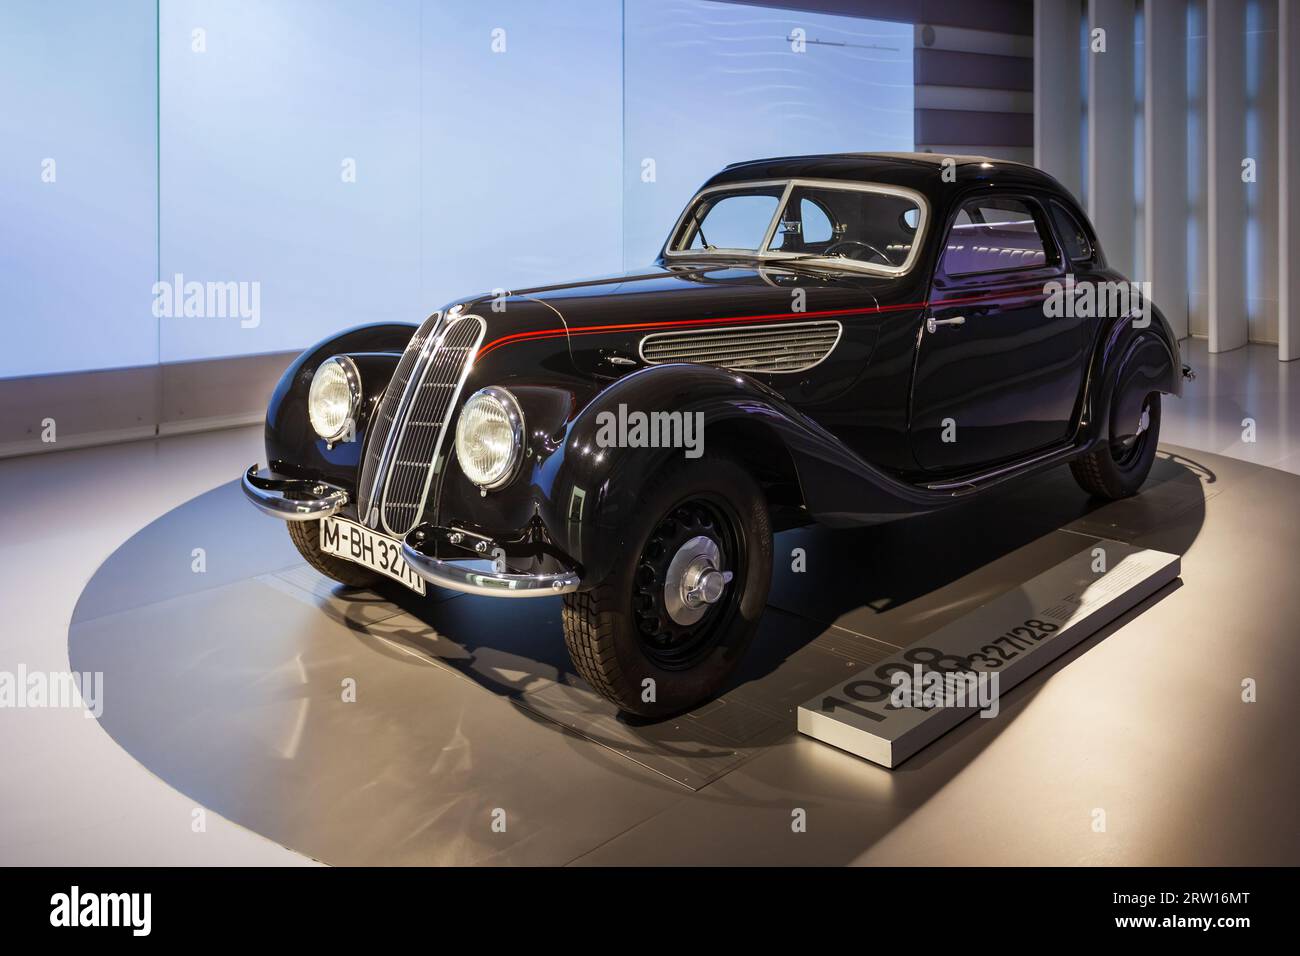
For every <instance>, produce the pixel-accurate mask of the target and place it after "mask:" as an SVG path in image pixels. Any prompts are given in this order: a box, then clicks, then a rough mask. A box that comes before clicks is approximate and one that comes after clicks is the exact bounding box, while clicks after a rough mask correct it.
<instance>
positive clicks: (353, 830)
mask: <svg viewBox="0 0 1300 956" xmlns="http://www.w3.org/2000/svg"><path fill="white" fill-rule="evenodd" d="M1200 352H1201V353H1203V348H1202V349H1200ZM1274 356H1275V353H1273V352H1272V351H1271V350H1267V349H1263V348H1258V347H1252V348H1250V349H1243V350H1239V351H1238V352H1234V353H1228V354H1227V355H1221V356H1215V357H1213V358H1212V359H1211V358H1209V357H1206V356H1204V355H1203V354H1198V347H1197V344H1196V343H1191V345H1190V346H1189V347H1188V348H1187V358H1188V360H1189V361H1190V362H1191V363H1192V364H1193V365H1194V366H1196V367H1197V369H1198V374H1199V377H1198V379H1197V381H1196V382H1194V383H1192V385H1191V386H1189V389H1188V395H1187V396H1186V398H1185V399H1184V400H1183V401H1182V402H1170V403H1168V405H1167V407H1166V411H1165V422H1164V436H1163V437H1165V438H1166V439H1167V440H1168V441H1169V442H1171V443H1172V442H1175V441H1178V442H1180V443H1183V444H1185V445H1187V446H1189V447H1187V448H1175V447H1173V446H1172V445H1170V446H1166V448H1165V449H1164V454H1163V455H1162V459H1161V461H1160V462H1159V463H1158V465H1157V469H1156V472H1155V475H1154V479H1153V483H1152V485H1151V487H1150V488H1149V489H1148V493H1144V495H1143V496H1141V497H1140V498H1139V499H1136V500H1135V501H1132V502H1125V503H1120V504H1118V505H1111V506H1106V507H1104V508H1100V509H1098V508H1096V507H1095V506H1094V505H1091V504H1089V503H1088V502H1087V500H1086V499H1085V498H1083V497H1082V496H1081V495H1080V494H1079V493H1077V492H1076V491H1074V490H1073V488H1072V485H1071V484H1070V482H1069V478H1068V475H1066V474H1061V473H1057V474H1053V475H1049V476H1046V477H1045V478H1043V479H1040V480H1038V481H1036V482H1034V483H1032V485H1031V486H1028V487H1025V488H1022V489H1020V490H1018V491H1017V492H1016V493H1015V494H1012V495H1008V496H1004V497H1002V498H1000V499H999V500H997V501H995V502H992V503H989V504H988V505H987V506H984V507H981V508H979V509H967V511H966V512H964V513H959V514H958V515H956V516H955V517H951V518H949V519H944V520H943V521H942V522H939V521H936V520H933V519H924V520H922V521H920V522H908V523H906V524H905V525H898V526H896V527H895V528H893V529H887V530H883V531H882V530H881V529H876V530H875V531H872V532H870V533H858V532H854V533H849V534H838V535H831V534H827V533H825V532H819V531H815V530H811V531H801V532H798V533H796V534H794V535H787V536H784V537H783V538H782V540H781V542H780V545H779V547H780V549H784V551H788V550H789V548H791V547H794V546H795V545H796V544H797V545H798V546H801V547H804V548H806V550H807V551H808V554H809V557H810V560H811V561H812V562H814V566H815V567H818V568H819V569H820V572H821V573H819V574H818V575H817V580H818V582H819V583H820V588H810V587H808V582H807V580H806V579H801V580H800V581H799V582H797V584H796V582H794V581H793V580H791V575H789V574H788V573H785V574H783V573H780V572H778V574H777V576H776V580H775V582H774V590H773V598H772V603H773V609H772V610H771V611H770V612H769V615H768V616H767V619H766V620H765V623H764V632H763V634H762V635H761V639H760V644H759V650H760V652H759V653H758V654H756V655H755V657H754V660H753V661H752V662H751V663H750V664H749V665H748V667H747V670H746V672H745V673H744V674H742V675H741V676H740V678H739V679H738V681H737V685H736V686H735V687H733V688H732V689H731V690H730V691H729V692H728V693H727V694H726V695H724V698H723V700H722V701H721V702H719V703H718V704H715V705H712V706H711V707H708V708H703V709H702V710H701V711H700V712H697V713H696V714H693V715H690V716H688V717H684V718H682V719H681V720H680V721H677V722H671V723H670V724H668V725H658V726H653V727H645V726H637V725H633V724H628V723H627V722H624V721H619V720H617V719H615V718H614V716H613V715H612V714H611V713H608V712H603V711H602V710H601V709H600V707H599V705H598V703H596V702H594V700H593V699H592V698H591V697H590V695H589V694H588V693H587V692H585V690H584V688H583V687H582V685H581V682H580V681H578V680H577V679H576V678H575V677H574V676H573V675H572V674H570V673H569V672H568V670H567V665H566V663H565V661H564V659H563V654H562V650H561V651H560V652H558V653H557V651H556V641H557V639H558V625H557V621H556V620H555V618H556V612H555V610H554V608H553V607H550V606H549V605H548V603H547V602H542V606H534V605H531V604H527V603H525V602H515V603H513V604H512V606H510V607H505V606H503V605H502V603H501V602H484V601H481V600H479V599H474V598H464V597H457V598H446V597H445V596H440V595H434V596H433V597H432V598H431V599H430V601H428V602H426V603H424V604H421V605H419V606H415V605H412V604H411V602H407V601H405V600H404V599H400V598H398V596H397V595H394V594H386V595H375V596H360V597H358V596H355V595H352V596H347V595H339V594H337V593H333V592H332V591H331V590H330V589H328V588H327V587H326V586H325V585H324V584H323V582H322V581H321V579H319V578H316V577H314V576H312V575H311V574H310V572H308V571H307V570H306V569H305V567H304V566H302V565H301V563H300V562H299V561H298V560H297V558H296V555H295V554H294V553H293V552H292V551H291V549H289V548H288V546H287V541H285V540H284V538H283V531H282V529H279V528H278V527H276V525H275V523H274V522H272V521H271V520H270V519H264V518H261V516H258V515H256V514H254V513H252V511H251V509H248V508H246V507H245V506H243V505H242V502H240V501H239V500H238V498H237V492H236V490H235V489H234V488H233V486H231V485H229V478H230V477H231V476H233V475H235V474H237V473H238V471H239V470H240V469H241V468H242V467H243V466H244V465H245V464H246V463H248V462H250V461H252V460H254V459H257V458H259V457H260V449H259V448H258V445H259V435H258V433H257V431H256V430H251V429H244V430H237V431H229V432H219V433H212V434H208V435H202V436H190V437H185V438H174V439H168V440H165V441H159V442H147V443H136V444H133V445H122V446H114V447H107V448H99V449H89V450H84V451H73V452H64V453H58V454H51V455H45V456H39V457H32V458H25V459H16V460H10V461H5V462H0V501H3V502H4V503H5V504H4V509H5V511H4V527H5V532H6V533H5V535H4V536H3V537H4V543H3V545H0V569H2V570H3V571H4V574H3V576H2V577H0V593H2V594H3V595H4V607H5V610H6V611H7V612H8V613H7V614H6V621H7V624H8V628H7V629H6V633H5V634H4V636H3V639H2V640H0V670H6V669H7V670H13V669H14V668H15V667H17V666H18V665H19V664H23V665H25V666H26V667H27V668H28V669H31V670H36V669H45V670H56V669H64V668H67V667H69V649H71V665H72V666H74V667H78V668H89V667H94V668H95V669H102V670H104V671H105V673H106V681H108V686H107V693H106V696H107V701H106V707H105V719H104V721H103V722H102V724H101V723H99V722H96V721H93V720H87V719H86V718H84V717H83V716H81V715H80V714H76V713H73V712H68V711H52V710H42V711H18V710H0V751H3V752H4V753H5V754H6V756H7V758H8V767H7V772H6V773H5V774H4V775H0V862H6V863H37V862H39V863H76V864H90V863H108V862H113V863H194V864H201V863H218V864H220V863H233V862H249V863H300V862H308V857H313V858H315V859H319V860H323V861H325V862H329V863H363V862H394V863H441V862H461V863H482V862H487V863H492V862H519V863H579V864H582V863H661V862H754V863H780V862H792V863H848V862H857V863H884V862H888V863H981V862H988V863H1001V862H1006V863H1026V862H1045V863H1138V864H1159V863H1245V862H1255V863H1262V862H1290V863H1295V862H1300V849H1298V844H1300V841H1298V838H1297V828H1296V825H1295V823H1294V822H1293V815H1292V808H1293V807H1294V805H1295V802H1296V799H1297V797H1300V782H1298V781H1297V778H1296V774H1297V770H1296V761H1295V759H1294V748H1293V746H1292V745H1291V744H1290V735H1291V733H1292V730H1293V728H1294V726H1295V723H1296V717H1297V716H1298V714H1297V710H1298V709H1300V708H1298V707H1297V705H1295V704H1294V703H1293V702H1292V701H1291V700H1290V697H1291V695H1290V694H1289V688H1290V687H1292V686H1294V682H1295V680H1296V678H1297V677H1298V676H1300V674H1297V670H1300V652H1298V651H1297V649H1296V647H1295V638H1296V629H1295V625H1294V621H1295V620H1296V616H1297V611H1300V597H1297V595H1296V594H1295V593H1293V591H1294V588H1293V582H1294V579H1295V571H1294V567H1295V565H1294V555H1295V554H1296V553H1297V551H1298V546H1300V521H1297V520H1296V518H1297V512H1300V478H1296V477H1294V476H1293V475H1290V474H1283V473H1280V472H1278V471H1273V470H1271V469H1268V468H1261V467H1258V466H1259V465H1265V464H1267V465H1271V466H1273V467H1274V468H1282V469H1286V470H1287V471H1291V472H1294V473H1300V462H1298V461H1297V456H1298V454H1300V399H1297V397H1296V395H1295V392H1294V390H1293V389H1291V388H1290V387H1289V385H1288V382H1287V375H1288V374H1289V366H1279V364H1278V363H1277V362H1276V361H1275V357H1274ZM1243 418H1253V419H1254V420H1255V422H1256V439H1257V440H1256V441H1254V442H1247V441H1243V440H1242V425H1241V420H1242V419H1243ZM1198 442H1199V443H1201V444H1203V445H1204V446H1205V447H1206V448H1208V449H1210V450H1211V451H1213V452H1218V453H1220V454H1221V455H1225V456H1231V457H1219V456H1218V455H1213V454H1204V453H1202V452H1201V451H1199V450H1194V449H1195V447H1196V445H1197V443H1198ZM1234 459H1239V460H1234ZM236 506H238V507H236ZM142 529H143V530H142ZM1088 535H1106V536H1110V537H1117V538H1122V539H1124V540H1132V541H1137V542H1139V543H1142V544H1146V545H1149V546H1153V547H1159V548H1163V549H1165V550H1173V551H1178V552H1179V553H1181V554H1183V555H1184V562H1183V575H1182V583H1181V586H1175V587H1173V588H1170V589H1167V590H1166V591H1165V592H1162V593H1161V594H1160V595H1157V596H1156V598H1154V599H1153V600H1152V601H1151V602H1149V603H1148V605H1147V606H1145V607H1144V608H1142V609H1140V612H1139V613H1136V614H1132V615H1130V616H1129V617H1128V618H1127V619H1124V620H1121V621H1120V622H1118V623H1117V625H1115V626H1113V627H1111V628H1108V629H1106V630H1105V631H1103V632H1102V634H1100V635H1098V636H1097V637H1096V638H1094V639H1093V640H1091V641H1089V642H1086V643H1085V644H1084V645H1083V646H1082V647H1080V648H1079V649H1077V650H1076V651H1074V652H1072V653H1071V654H1069V655H1067V657H1066V658H1064V659H1063V660H1062V661H1060V662H1058V663H1057V664H1055V665H1053V666H1052V667H1050V668H1048V670H1047V671H1046V672H1044V673H1042V674H1040V675H1038V676H1037V677H1035V678H1034V679H1032V680H1031V681H1030V682H1028V683H1027V684H1026V685H1023V686H1022V687H1021V688H1018V689H1017V690H1015V691H1013V692H1012V693H1011V694H1009V695H1008V696H1007V699H1006V701H1004V710H1003V716H1002V717H1001V718H1000V719H999V720H997V721H994V722H991V723H990V722H986V721H971V722H968V724H967V725H964V726H963V727H962V728H959V729H958V730H957V731H955V732H953V733H952V734H950V735H948V736H947V737H945V738H944V739H943V740H941V741H940V742H939V743H938V744H936V745H935V746H934V747H932V748H930V749H929V750H928V751H926V752H924V753H922V754H921V755H920V756H918V757H917V758H914V760H912V761H910V762H909V763H907V764H905V765H904V767H903V768H901V769H900V770H898V771H895V772H893V773H891V772H889V771H885V770H882V769H879V768H876V767H873V766H870V765H867V764H864V763H862V762H861V761H858V760H857V759H855V758H853V757H850V756H848V755H845V754H842V753H839V752H837V751H834V750H832V749H830V748H827V747H825V746H823V745H820V744H818V743H816V742H814V741H811V740H808V739H805V738H801V737H799V736H798V735H797V734H795V733H793V732H792V729H793V715H792V708H793V706H794V704H797V703H798V702H799V701H800V700H802V699H804V698H806V697H807V696H811V693H812V692H815V691H816V690H817V689H820V687H824V686H829V684H830V682H831V681H830V680H829V675H831V674H833V673H835V672H836V671H837V670H848V669H849V668H852V667H854V666H856V665H858V664H861V663H865V662H869V661H871V660H873V659H875V658H874V657H873V656H872V655H877V656H879V655H883V654H885V653H888V652H889V651H890V650H891V649H892V648H894V647H897V646H902V645H905V644H906V643H908V642H910V641H911V640H914V639H916V638H918V637H920V636H922V635H923V634H925V633H927V632H928V631H930V630H933V629H934V628H936V627H939V626H942V625H943V624H944V623H946V622H947V621H949V620H952V619H954V618H955V617H957V616H959V615H960V614H961V613H963V612H964V611H965V610H966V609H968V608H970V607H973V606H976V605H977V604H978V603H980V602H982V601H983V600H987V599H988V597H991V596H993V595H994V594H996V593H999V592H1000V591H1001V590H1005V589H1006V588H1007V587H1009V586H1013V583H1014V582H1015V581H1017V580H1022V579H1023V576H1024V575H1026V574H1028V573H1032V572H1033V570H1034V569H1036V568H1040V567H1041V566H1043V564H1044V563H1045V562H1050V561H1053V560H1059V557H1058V556H1059V555H1061V554H1062V553H1063V552H1066V551H1068V550H1069V549H1070V548H1073V547H1077V540H1078V539H1079V538H1080V537H1081V536H1088ZM128 539H129V540H128ZM119 546H121V548H120V550H119ZM195 548H202V549H203V550H204V554H205V557H206V561H207V569H206V571H205V572H204V573H202V574H201V575H200V574H195V573H194V572H193V570H192V561H193V557H192V555H193V551H194V549H195ZM778 553H783V552H782V551H781V550H778ZM106 559H107V561H106ZM105 562H106V563H105ZM101 564H102V567H101ZM83 592H84V593H83ZM79 601H80V603H78V602H79ZM506 603H507V604H511V602H506ZM74 607H75V611H74ZM530 608H531V609H530ZM70 628H71V634H70V633H69V632H70ZM1245 677H1254V678H1256V679H1257V680H1258V682H1259V687H1260V693H1259V701H1258V702H1257V703H1255V704H1244V703H1242V701H1241V699H1240V682H1241V680H1242V679H1243V678H1245ZM346 679H352V680H355V681H356V682H357V690H358V699H357V702H356V703H355V704H342V703H341V702H340V697H339V693H338V688H339V687H340V686H341V683H342V681H344V680H346ZM818 682H822V683H821V684H820V687H818V686H815V685H817V684H818ZM115 687H116V688H118V691H117V692H118V693H119V694H120V696H119V697H117V698H114V696H113V694H114V688H115ZM809 687H811V688H812V691H810V692H809V693H805V690H806V689H807V688H809ZM801 695H802V696H801ZM115 700H116V704H115ZM106 731H107V732H106ZM110 735H111V736H110ZM199 807H204V808H206V811H207V812H206V829H205V831H203V832H194V828H193V826H192V820H193V814H194V812H195V810H196V808H199ZM795 809H803V810H805V811H806V812H807V815H808V829H807V832H806V833H793V832H791V828H790V818H791V813H792V811H793V810H795ZM498 810H499V811H501V814H498V818H503V819H504V820H505V821H506V829H505V832H504V833H501V832H497V831H496V830H494V829H493V828H492V825H491V824H492V820H493V819H494V817H493V814H494V811H498ZM1098 810H1102V811H1104V812H1105V814H1106V820H1107V827H1106V830H1105V832H1096V830H1095V829H1094V820H1095V819H1096V811H1098ZM231 821H234V822H231ZM1207 821H1213V822H1212V824H1209V823H1207ZM254 830H256V831H258V832H259V833H264V834H269V835H270V837H272V839H267V838H264V837H262V836H257V835H255V834H254V833H253V832H252V831H254ZM282 845H283V846H282ZM284 846H287V847H292V848H293V849H294V850H296V851H300V853H295V852H291V851H290V850H287V849H284V848H283V847H284Z"/></svg>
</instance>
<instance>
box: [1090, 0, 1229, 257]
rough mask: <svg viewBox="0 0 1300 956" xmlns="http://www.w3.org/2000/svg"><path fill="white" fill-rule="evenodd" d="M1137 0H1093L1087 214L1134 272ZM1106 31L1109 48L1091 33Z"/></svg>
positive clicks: (1105, 246)
mask: <svg viewBox="0 0 1300 956" xmlns="http://www.w3.org/2000/svg"><path fill="white" fill-rule="evenodd" d="M1211 2H1213V0H1211ZM1133 18H1134V0H1089V3H1088V46H1087V47H1086V48H1085V51H1084V56H1086V57H1088V169H1087V176H1088V215H1089V216H1090V217H1091V218H1092V224H1093V227H1094V228H1095V229H1096V230H1097V235H1098V236H1099V237H1100V238H1101V246H1102V250H1103V251H1104V252H1105V253H1106V261H1107V262H1108V263H1109V264H1110V266H1111V267H1112V268H1114V269H1117V270H1119V271H1120V272H1122V273H1124V274H1125V275H1126V276H1128V277H1129V278H1133V275H1132V273H1133V261H1134V260H1133V241H1134V236H1133V232H1134V228H1133V202H1134V196H1133V117H1134V113H1135V111H1136V104H1135V102H1134V93H1133V89H1134V86H1133ZM1098 29H1101V30H1104V31H1105V44H1106V46H1105V52H1101V51H1097V52H1093V46H1094V43H1099V42H1100V41H1099V40H1094V39H1093V34H1094V33H1095V32H1096V31H1097V30H1098Z"/></svg>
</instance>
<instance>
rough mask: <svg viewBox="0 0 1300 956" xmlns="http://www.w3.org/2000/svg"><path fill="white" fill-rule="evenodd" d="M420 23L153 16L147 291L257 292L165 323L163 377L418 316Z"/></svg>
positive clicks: (197, 13)
mask: <svg viewBox="0 0 1300 956" xmlns="http://www.w3.org/2000/svg"><path fill="white" fill-rule="evenodd" d="M419 7H420V5H419V3H418V0H397V2H389V3H386V4H385V6H384V7H383V11H382V15H363V16H362V15H358V9H357V8H356V7H354V6H352V5H350V4H344V3H320V2H316V0H275V2H273V3H267V2H263V0H227V2H223V3H219V4H214V3H205V2H201V0H170V2H167V3H163V4H161V5H160V8H159V9H160V20H159V50H160V67H161V69H160V73H159V77H160V86H161V103H160V111H159V131H160V132H159V145H160V150H159V169H160V171H161V180H160V197H161V203H160V208H161V211H162V215H161V218H160V226H161V232H160V241H159V252H160V256H159V270H160V274H161V277H162V279H163V280H164V281H170V282H173V283H174V282H175V278H174V277H175V276H176V275H177V274H179V275H181V276H183V277H184V280H185V281H197V282H203V283H209V282H236V283H244V284H247V285H246V288H247V289H248V291H249V297H250V298H252V291H253V289H254V286H253V285H252V284H253V283H256V286H255V288H256V289H257V297H256V299H255V301H256V304H257V306H258V311H257V314H256V315H255V316H252V317H250V316H249V314H248V313H249V312H251V311H252V310H251V308H250V309H246V310H245V311H244V312H243V313H239V312H237V311H236V310H234V309H229V308H228V309H226V310H224V312H225V313H226V314H216V315H209V314H204V315H201V316H195V315H184V314H179V315H176V314H164V315H163V316H162V317H161V323H160V324H161V329H160V343H161V356H160V357H161V360H162V361H163V362H174V361H184V360H189V359H196V358H209V357H213V356H228V355H247V354H252V353H263V352H277V351H285V350H289V349H300V348H302V347H303V346H305V345H308V344H310V343H312V342H314V341H316V340H318V339H320V338H323V337H324V336H326V335H328V334H330V333H331V332H333V331H337V330H341V329H344V328H347V327H348V326H352V325H357V324H360V323H362V322H367V321H381V320H388V321H412V320H413V319H414V318H415V317H416V313H418V312H419V309H420V296H419V279H420V258H419V256H420V244H419V230H420V201H419V188H418V187H419V181H420V131H419V123H418V121H417V119H418V116H419V108H420V52H421V51H420V29H419V26H420V10H419ZM373 13H374V14H378V13H379V11H378V10H376V11H373ZM197 31H202V32H201V33H198V32H197ZM349 163H350V164H352V166H351V167H349V165H347V164H349ZM352 169H354V170H355V176H352V175H350V171H351V170H352ZM250 305H251V303H250ZM171 311H172V312H177V311H179V310H176V309H174V310H171ZM206 311H207V310H206V302H205V313H206ZM214 311H220V310H214Z"/></svg>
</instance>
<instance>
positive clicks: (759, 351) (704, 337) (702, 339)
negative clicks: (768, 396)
mask: <svg viewBox="0 0 1300 956" xmlns="http://www.w3.org/2000/svg"><path fill="white" fill-rule="evenodd" d="M842 330H843V327H842V326H841V325H840V323H839V322H835V321H825V322H786V323H781V324H779V325H756V326H750V327H748V328H742V329H737V328H730V329H691V330H689V331H682V332H656V333H655V334H653V335H647V336H646V337H645V338H643V339H642V340H641V358H642V359H643V360H644V361H645V362H647V363H649V364H650V365H663V364H665V363H667V362H698V363H700V364H702V365H717V366H719V367H720V368H729V369H735V370H736V371H741V372H769V373H775V372H802V371H804V370H805V369H810V368H812V367H813V366H814V365H817V364H818V363H819V362H821V361H822V360H823V359H824V358H826V356H828V355H830V354H831V351H832V350H833V349H834V348H835V345H836V343H838V342H839V340H840V333H841V331H842Z"/></svg>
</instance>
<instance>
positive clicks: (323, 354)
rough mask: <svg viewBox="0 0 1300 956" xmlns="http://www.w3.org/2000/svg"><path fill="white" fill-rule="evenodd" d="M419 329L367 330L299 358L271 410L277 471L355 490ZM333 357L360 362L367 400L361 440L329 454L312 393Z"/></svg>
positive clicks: (270, 443)
mask: <svg viewBox="0 0 1300 956" xmlns="http://www.w3.org/2000/svg"><path fill="white" fill-rule="evenodd" d="M415 329H416V327H415V326H414V325H405V324H401V323H375V324H372V325H362V326H358V327H356V328H353V329H349V330H347V331H346V332H342V333H340V334H339V335H334V336H331V337H329V338H327V339H322V340H321V341H320V342H317V343H316V344H315V345H313V346H312V347H311V348H309V349H307V350H306V351H305V352H303V353H302V354H301V355H299V356H298V358H296V359H295V360H294V361H293V363H292V364H291V365H290V366H289V367H288V368H287V369H286V370H285V372H284V374H283V375H282V376H280V381H279V383H278V384H277V385H276V386H275V391H274V392H272V394H271V401H270V403H269V404H268V405H267V409H266V458H267V463H268V464H269V465H270V466H271V468H272V469H274V470H275V471H277V472H280V473H282V474H285V475H290V476H295V477H305V478H321V479H324V480H326V481H329V482H331V483H334V484H338V485H341V486H342V487H345V488H348V489H354V488H355V486H356V474H357V468H358V467H359V464H360V460H361V449H362V447H363V446H364V437H365V430H366V427H367V426H368V425H369V422H370V416H371V415H372V414H373V412H374V410H375V408H376V406H377V405H378V404H379V400H380V398H381V397H382V396H383V394H384V389H385V388H386V387H387V385H388V380H389V379H390V378H392V375H393V369H394V368H396V366H397V361H398V359H399V358H400V357H401V354H402V351H403V350H404V349H405V348H406V344H407V342H409V341H410V339H411V336H412V335H413V334H414V333H415ZM332 355H348V356H350V357H351V358H352V359H353V361H355V362H356V364H357V369H358V371H359V372H360V374H361V392H362V399H361V409H360V412H359V414H358V416H357V417H358V421H357V422H356V440H355V441H342V442H339V443H337V444H335V445H334V447H333V448H326V446H325V441H324V440H323V439H322V438H321V437H320V436H319V435H317V434H316V431H315V429H313V428H312V427H311V421H310V419H309V418H308V415H307V393H308V390H309V389H310V388H311V380H312V376H313V375H315V374H316V369H317V368H318V367H319V366H320V364H321V362H323V361H325V360H326V359H327V358H329V357H330V356H332Z"/></svg>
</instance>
